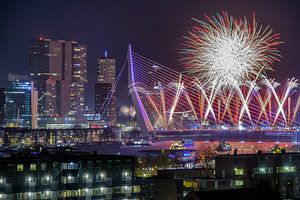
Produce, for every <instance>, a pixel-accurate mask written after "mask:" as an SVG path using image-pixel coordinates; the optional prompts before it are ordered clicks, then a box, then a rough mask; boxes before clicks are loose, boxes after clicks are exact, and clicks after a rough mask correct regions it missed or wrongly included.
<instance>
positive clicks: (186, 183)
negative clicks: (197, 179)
mask: <svg viewBox="0 0 300 200" xmlns="http://www.w3.org/2000/svg"><path fill="white" fill-rule="evenodd" d="M183 186H184V187H186V188H191V187H193V181H189V180H184V181H183Z"/></svg>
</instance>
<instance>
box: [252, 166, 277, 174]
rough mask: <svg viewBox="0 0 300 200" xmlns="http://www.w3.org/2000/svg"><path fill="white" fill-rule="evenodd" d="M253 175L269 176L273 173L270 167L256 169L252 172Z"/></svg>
mask: <svg viewBox="0 0 300 200" xmlns="http://www.w3.org/2000/svg"><path fill="white" fill-rule="evenodd" d="M253 172H254V174H271V173H273V168H272V167H258V168H255V169H254V170H253Z"/></svg>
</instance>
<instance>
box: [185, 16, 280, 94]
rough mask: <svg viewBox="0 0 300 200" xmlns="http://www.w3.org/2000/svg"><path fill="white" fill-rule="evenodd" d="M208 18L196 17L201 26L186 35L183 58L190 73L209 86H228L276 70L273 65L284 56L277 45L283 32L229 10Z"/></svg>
mask: <svg viewBox="0 0 300 200" xmlns="http://www.w3.org/2000/svg"><path fill="white" fill-rule="evenodd" d="M205 17H206V21H201V20H197V19H193V20H194V21H196V22H197V23H198V24H197V25H198V26H195V27H194V28H193V30H192V31H190V32H188V35H187V36H185V40H186V43H185V48H184V49H183V50H182V53H183V54H184V55H185V58H183V59H182V61H183V63H184V65H185V66H186V67H187V71H188V73H189V74H191V75H193V76H196V77H197V78H198V79H199V81H200V82H201V83H202V84H203V85H204V86H205V87H206V86H208V87H210V88H212V87H213V84H214V83H218V85H219V86H217V87H216V88H220V89H226V88H228V87H232V84H233V83H238V84H240V83H243V82H244V81H247V80H253V79H256V78H257V77H259V76H260V74H264V73H265V72H266V71H268V70H272V67H271V64H272V63H273V62H274V61H275V60H278V58H279V57H280V55H279V54H278V50H277V48H276V46H277V45H278V44H280V43H281V42H279V41H278V39H279V35H278V34H272V29H270V28H269V27H267V28H265V29H263V28H262V26H260V27H258V26H257V23H256V21H255V16H254V15H253V19H252V23H250V22H248V21H247V19H246V18H237V19H235V18H233V17H232V16H230V15H228V14H227V12H223V13H222V15H219V14H217V17H208V16H205Z"/></svg>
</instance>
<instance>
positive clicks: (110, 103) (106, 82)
mask: <svg viewBox="0 0 300 200" xmlns="http://www.w3.org/2000/svg"><path fill="white" fill-rule="evenodd" d="M115 80H116V59H115V58H113V57H108V56H107V51H105V55H104V57H101V58H99V59H98V76H97V83H96V85H95V112H96V113H98V112H102V113H100V114H102V119H104V120H106V121H108V122H109V123H111V124H116V118H117V114H116V97H115V95H114V91H113V94H112V95H111V96H108V94H109V91H110V90H113V89H114V84H115ZM109 88H110V89H109ZM108 89H109V91H108ZM108 98H109V99H108ZM103 103H106V104H107V105H103ZM101 108H102V110H101ZM105 108H106V109H105ZM103 109H105V110H103Z"/></svg>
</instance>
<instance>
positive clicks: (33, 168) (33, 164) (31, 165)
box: [30, 163, 36, 171]
mask: <svg viewBox="0 0 300 200" xmlns="http://www.w3.org/2000/svg"><path fill="white" fill-rule="evenodd" d="M30 171H36V164H35V163H31V164H30Z"/></svg>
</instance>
